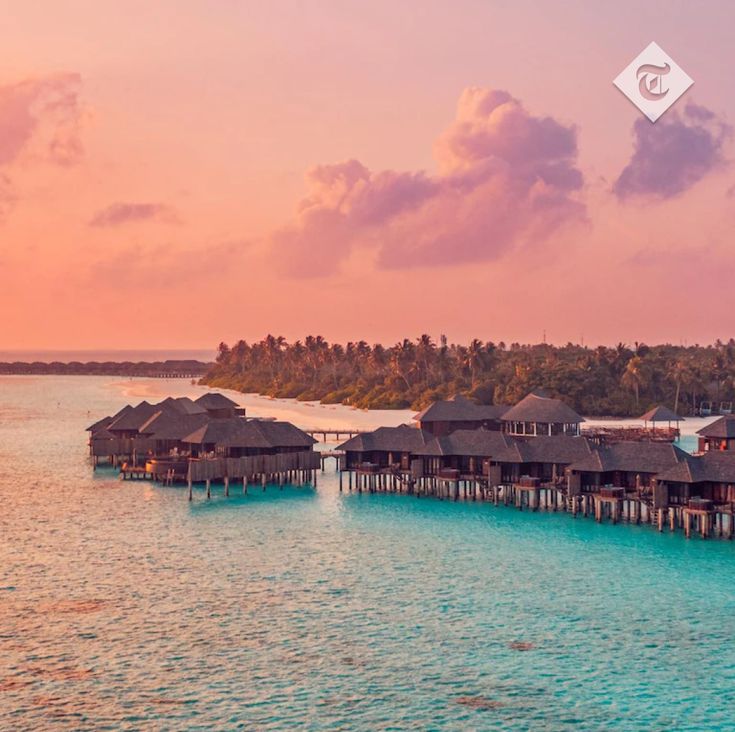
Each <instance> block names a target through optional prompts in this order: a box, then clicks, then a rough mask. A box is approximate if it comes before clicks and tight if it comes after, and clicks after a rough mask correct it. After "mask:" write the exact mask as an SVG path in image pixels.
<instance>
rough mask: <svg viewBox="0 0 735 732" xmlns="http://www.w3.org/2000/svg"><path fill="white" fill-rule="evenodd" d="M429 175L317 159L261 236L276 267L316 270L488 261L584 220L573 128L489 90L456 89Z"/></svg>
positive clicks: (312, 272)
mask: <svg viewBox="0 0 735 732" xmlns="http://www.w3.org/2000/svg"><path fill="white" fill-rule="evenodd" d="M434 153H435V157H436V159H437V162H438V164H439V172H438V173H437V174H435V175H430V174H428V173H426V172H423V171H417V172H396V171H393V170H383V171H378V172H372V171H370V170H369V169H368V168H367V167H366V166H365V165H363V164H362V163H361V162H359V161H357V160H348V161H347V162H343V163H337V164H334V165H321V166H318V167H316V168H314V169H312V170H311V171H309V173H308V174H307V181H308V185H309V189H310V190H309V194H308V196H307V197H306V198H304V199H303V200H302V201H301V203H300V205H299V207H298V210H297V214H296V217H295V220H294V221H293V222H292V223H291V224H289V225H288V226H286V227H284V228H282V229H280V230H278V231H276V232H275V233H274V234H273V235H272V237H271V238H270V245H271V254H272V257H273V258H274V260H275V261H276V263H278V264H279V265H280V266H281V267H282V268H283V269H285V270H286V271H288V272H290V273H292V274H300V275H316V274H326V273H328V272H329V271H330V270H334V269H337V268H338V267H339V265H340V263H341V262H343V261H344V260H346V259H347V258H348V257H349V256H350V255H351V254H352V253H353V252H354V251H356V250H359V249H366V250H369V251H373V252H376V254H377V259H376V261H377V265H378V266H379V267H381V268H384V269H400V268H408V267H416V266H439V265H447V264H455V263H456V264H461V263H467V262H480V261H489V260H493V259H497V258H498V257H501V256H503V255H504V254H506V253H508V252H509V251H511V250H514V249H518V248H522V247H525V246H529V245H531V243H540V242H543V241H545V240H546V239H547V238H548V237H549V236H550V235H551V234H552V233H553V232H555V231H557V230H558V229H559V228H560V227H562V226H563V225H565V224H567V223H570V222H578V221H580V220H583V219H584V216H585V209H584V206H583V205H582V204H581V203H580V202H579V201H578V200H577V199H576V198H575V195H574V194H575V193H576V192H577V191H578V190H579V189H580V188H581V187H582V185H583V177H582V173H581V172H580V171H579V169H578V168H577V167H576V158H577V133H576V129H575V128H574V127H568V126H565V125H563V124H561V123H559V122H557V121H556V120H554V119H553V118H551V117H536V116H533V115H532V114H530V113H529V112H528V111H526V109H525V108H524V107H523V105H522V104H521V103H520V102H519V101H518V100H517V99H514V98H513V97H512V96H511V95H510V94H508V93H507V92H505V91H500V90H489V89H480V88H469V89H466V90H465V91H464V92H463V93H462V95H461V97H460V100H459V104H458V107H457V113H456V118H455V121H454V122H453V123H452V124H451V125H450V127H449V128H448V129H447V130H446V131H445V132H444V133H443V134H442V135H441V136H440V137H439V139H438V140H437V141H436V144H435V149H434Z"/></svg>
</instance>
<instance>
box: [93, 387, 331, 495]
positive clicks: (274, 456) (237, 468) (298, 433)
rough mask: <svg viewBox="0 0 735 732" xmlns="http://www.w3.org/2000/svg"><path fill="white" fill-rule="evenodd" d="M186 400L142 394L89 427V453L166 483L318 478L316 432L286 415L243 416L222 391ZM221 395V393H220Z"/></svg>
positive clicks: (126, 472)
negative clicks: (152, 401) (157, 399)
mask: <svg viewBox="0 0 735 732" xmlns="http://www.w3.org/2000/svg"><path fill="white" fill-rule="evenodd" d="M205 396H207V395H205ZM213 396H214V397H216V398H215V399H202V398H200V399H199V400H197V401H192V400H191V399H187V398H180V399H173V398H170V397H169V398H167V399H164V400H163V401H161V402H159V403H158V404H150V403H149V402H147V401H143V402H141V403H140V404H138V405H136V406H134V407H133V406H130V405H128V406H126V407H124V408H123V409H121V410H120V411H119V412H118V413H117V414H115V415H113V416H111V417H105V418H104V419H101V420H98V421H97V422H95V423H94V424H92V425H90V426H89V427H88V430H89V432H90V454H91V455H92V457H93V460H94V464H95V466H96V465H97V463H98V461H99V459H100V458H104V459H109V461H110V462H111V463H112V465H113V466H116V465H120V466H121V472H120V474H121V477H122V478H133V477H139V478H141V477H142V478H153V479H161V480H165V481H166V482H167V483H171V482H173V481H174V480H186V481H187V482H188V483H189V497H190V498H191V494H192V483H195V482H198V481H205V482H206V483H207V495H209V492H210V488H209V485H210V482H211V481H212V480H224V481H225V485H226V487H227V488H226V490H228V489H229V481H230V479H231V478H238V479H242V480H243V487H245V486H246V485H247V482H248V481H254V480H256V479H257V480H258V481H260V482H263V484H265V481H267V480H277V481H278V482H280V483H281V484H283V482H284V481H285V480H290V479H292V478H294V477H297V478H298V480H300V481H302V482H303V481H305V480H306V479H307V477H311V478H312V479H313V480H315V478H316V469H317V468H318V467H319V466H320V459H319V455H318V454H316V453H314V451H313V445H314V442H315V440H314V438H313V437H311V436H310V435H308V434H306V433H305V432H303V431H302V430H299V429H298V428H297V427H295V426H294V425H292V424H290V423H287V422H277V421H270V420H249V419H247V418H246V417H245V416H243V412H244V410H243V409H241V408H240V407H239V406H238V405H237V404H236V403H235V402H233V401H232V400H231V399H228V398H227V397H224V396H222V395H219V394H216V395H213ZM220 397H221V398H220Z"/></svg>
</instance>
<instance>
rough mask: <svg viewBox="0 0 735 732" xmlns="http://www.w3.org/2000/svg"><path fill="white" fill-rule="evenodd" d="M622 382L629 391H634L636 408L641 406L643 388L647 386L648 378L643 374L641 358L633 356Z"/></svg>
mask: <svg viewBox="0 0 735 732" xmlns="http://www.w3.org/2000/svg"><path fill="white" fill-rule="evenodd" d="M620 382H621V383H622V385H623V386H624V387H626V388H627V389H632V390H633V393H634V394H635V408H636V409H638V406H639V404H640V391H641V387H643V386H645V383H646V378H645V376H644V373H643V360H642V359H641V357H640V356H633V357H632V358H631V359H630V360H629V361H628V365H627V366H626V367H625V371H624V372H623V376H622V378H621V379H620Z"/></svg>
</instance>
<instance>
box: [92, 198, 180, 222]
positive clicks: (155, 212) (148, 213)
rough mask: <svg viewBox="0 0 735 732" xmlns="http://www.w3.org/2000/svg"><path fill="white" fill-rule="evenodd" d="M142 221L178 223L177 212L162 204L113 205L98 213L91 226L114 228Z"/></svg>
mask: <svg viewBox="0 0 735 732" xmlns="http://www.w3.org/2000/svg"><path fill="white" fill-rule="evenodd" d="M140 221H161V222H164V223H178V221H179V218H178V216H177V215H176V212H175V211H174V210H173V209H172V208H171V207H170V206H166V205H165V204H162V203H112V204H110V205H109V206H107V207H106V208H103V209H102V210H101V211H98V212H97V213H96V214H95V215H94V216H93V217H92V219H91V220H90V222H89V225H90V226H99V227H113V226H122V225H123V224H129V223H135V222H140Z"/></svg>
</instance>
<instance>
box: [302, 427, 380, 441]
mask: <svg viewBox="0 0 735 732" xmlns="http://www.w3.org/2000/svg"><path fill="white" fill-rule="evenodd" d="M304 432H306V434H307V435H311V436H312V437H314V438H317V437H321V438H322V442H327V438H328V437H329V438H332V439H333V440H334V441H339V440H345V439H350V438H352V437H355V436H356V435H364V434H366V433H368V432H372V430H355V429H349V428H346V429H333V428H330V429H311V430H304Z"/></svg>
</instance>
